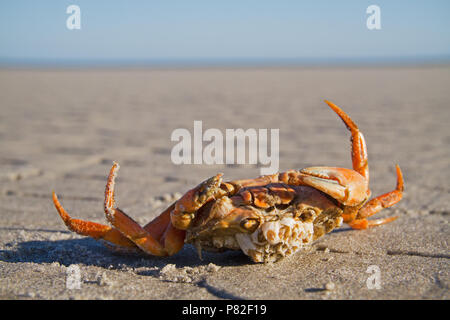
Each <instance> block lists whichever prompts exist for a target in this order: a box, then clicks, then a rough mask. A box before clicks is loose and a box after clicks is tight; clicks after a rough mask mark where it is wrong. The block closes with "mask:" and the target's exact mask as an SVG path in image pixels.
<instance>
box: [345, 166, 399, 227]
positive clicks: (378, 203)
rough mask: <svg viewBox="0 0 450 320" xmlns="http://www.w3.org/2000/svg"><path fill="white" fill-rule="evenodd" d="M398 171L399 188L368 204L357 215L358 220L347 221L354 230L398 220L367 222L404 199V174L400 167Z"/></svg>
mask: <svg viewBox="0 0 450 320" xmlns="http://www.w3.org/2000/svg"><path fill="white" fill-rule="evenodd" d="M396 170H397V187H396V189H395V190H393V191H391V192H388V193H385V194H383V195H381V196H378V197H376V198H373V199H372V200H370V201H369V202H367V203H366V204H365V205H364V206H363V207H362V208H361V209H360V210H359V212H358V214H357V215H356V219H355V220H353V221H345V217H344V222H348V224H349V225H350V226H351V227H352V228H353V229H367V228H369V227H372V226H378V225H381V224H385V223H388V222H391V221H394V220H395V219H397V217H389V218H384V219H376V220H367V219H366V218H368V217H370V216H373V215H374V214H376V213H377V212H379V211H381V210H383V209H384V208H388V207H391V206H393V205H394V204H396V203H397V202H399V201H400V200H401V199H402V196H403V174H402V171H401V170H400V167H399V166H398V165H397V166H396Z"/></svg>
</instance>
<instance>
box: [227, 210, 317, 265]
mask: <svg viewBox="0 0 450 320" xmlns="http://www.w3.org/2000/svg"><path fill="white" fill-rule="evenodd" d="M313 234H314V226H313V224H312V222H302V221H299V220H296V219H294V218H293V217H283V218H281V219H278V220H276V221H273V220H272V221H268V222H265V223H263V224H262V225H261V227H260V228H258V229H257V230H256V231H255V232H253V233H252V234H246V233H238V234H236V235H235V238H236V241H237V243H238V244H239V246H240V248H241V250H242V251H243V252H244V253H245V254H246V255H248V256H250V257H251V258H252V259H253V261H255V262H272V261H276V260H279V259H281V258H283V257H285V256H289V255H291V254H293V253H295V252H296V251H298V250H299V249H300V248H302V247H303V246H304V245H305V244H309V243H310V242H311V241H312V239H313Z"/></svg>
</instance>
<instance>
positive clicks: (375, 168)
mask: <svg viewBox="0 0 450 320" xmlns="http://www.w3.org/2000/svg"><path fill="white" fill-rule="evenodd" d="M449 83H450V67H449V66H428V67H334V68H313V67H310V68H306V67H305V68H301V67H295V68H294V67H293V68H287V67H286V68H228V69H225V68H224V69H220V68H203V69H178V70H176V69H137V68H136V69H131V70H126V69H116V70H104V69H96V70H95V69H92V70H88V69H86V70H70V69H68V70H7V69H4V70H0V150H1V152H0V299H449V298H450V291H449V286H450V252H449V248H448V243H449V240H450V227H449V212H450V197H449V191H450V183H449V181H450V172H449V159H450V148H449V145H450V129H449V123H450V111H449V104H450V91H449V90H448V85H449ZM324 99H328V100H331V101H333V102H335V103H336V104H337V105H339V106H341V107H342V108H343V109H344V110H345V111H346V112H347V113H348V114H349V115H350V116H351V117H352V118H353V120H354V121H355V122H356V123H357V124H358V126H359V128H360V129H361V131H362V132H363V133H364V135H365V138H366V142H367V146H368V153H369V167H370V177H371V181H370V187H371V190H372V195H373V196H377V195H380V194H382V193H385V192H388V191H391V190H393V189H394V188H395V181H396V177H395V164H399V165H400V166H401V168H402V170H403V173H404V177H405V193H404V199H403V200H402V201H401V202H400V203H398V204H397V205H396V206H394V207H392V208H389V209H386V210H383V211H382V212H381V213H380V214H379V215H377V217H388V216H398V217H399V218H398V219H397V220H396V221H394V222H392V223H390V224H387V225H384V226H380V227H377V228H373V229H369V230H363V231H357V230H351V229H350V228H349V227H348V226H347V225H343V226H342V227H341V228H340V229H339V230H336V231H334V232H332V233H330V234H328V235H326V236H324V237H322V238H320V239H319V240H318V241H316V242H315V243H314V244H313V245H312V246H311V247H310V248H309V249H308V250H304V251H301V252H298V253H296V254H295V255H293V256H291V257H288V258H286V259H283V260H281V261H280V262H277V263H272V264H254V263H252V262H251V261H250V259H249V258H248V257H247V256H245V255H244V254H242V253H241V252H238V251H236V252H233V251H229V252H226V253H206V252H205V253H204V254H203V260H200V259H199V258H198V256H197V254H196V250H195V249H194V247H192V246H191V245H186V246H185V247H184V248H183V249H182V251H181V252H179V253H178V254H176V255H174V256H171V257H166V258H158V257H152V256H144V255H141V256H140V255H120V254H117V253H113V252H111V251H109V250H108V249H107V248H105V247H104V246H103V245H102V244H101V243H99V242H97V241H95V240H93V239H90V238H87V237H82V236H79V235H76V234H74V233H72V232H69V231H68V230H67V229H66V227H65V226H64V224H63V222H62V221H61V219H60V218H59V216H58V214H57V212H56V210H55V208H54V207H53V204H52V201H51V192H52V190H55V191H56V192H57V194H58V195H59V196H60V198H61V202H62V204H63V205H64V207H65V208H66V209H67V210H68V211H69V212H70V214H71V215H72V216H73V217H76V218H81V219H85V220H91V221H95V222H100V223H106V221H105V217H104V214H103V210H102V209H103V196H104V187H105V183H106V178H107V174H108V171H109V168H110V167H111V165H112V162H113V161H117V162H119V163H120V165H121V169H120V172H119V176H118V180H117V198H116V200H117V202H118V205H119V207H120V208H121V209H123V210H124V211H125V212H127V214H129V215H130V216H131V217H133V218H135V219H136V220H137V221H138V222H139V223H141V224H145V223H147V222H148V221H150V220H151V219H153V218H154V217H156V216H157V215H158V214H159V213H160V212H161V211H162V210H163V209H165V207H166V206H168V205H169V204H170V202H171V201H172V200H173V199H174V198H176V197H177V196H178V193H181V194H182V193H184V192H186V191H187V190H189V189H190V188H192V187H193V186H195V185H197V184H198V183H199V182H201V181H202V180H204V179H206V178H208V177H210V176H212V175H215V174H216V173H218V172H223V173H224V176H225V179H226V180H232V179H240V178H252V177H257V176H258V175H259V174H260V166H258V165H206V164H203V165H175V164H174V163H173V162H172V161H171V150H172V148H173V146H174V145H175V143H174V142H172V141H171V133H172V132H173V130H175V129H177V128H186V129H188V130H189V131H192V130H193V126H194V121H196V120H201V121H202V123H203V128H204V129H207V128H217V129H219V130H221V131H222V132H225V130H226V129H227V128H244V129H246V128H255V129H259V128H268V129H270V128H274V129H279V137H280V145H279V150H280V151H279V158H280V159H279V160H280V162H279V169H280V171H284V170H288V169H300V168H304V167H308V166H337V167H349V168H350V167H351V159H350V146H349V137H350V136H349V133H348V131H347V130H346V128H345V126H344V125H343V123H342V122H341V120H340V119H339V118H338V117H337V116H336V114H334V113H333V112H332V111H331V110H330V109H329V108H328V107H327V105H326V104H325V103H324V102H323V100H324ZM370 266H377V267H378V268H379V271H380V273H379V275H380V278H381V286H380V287H379V288H378V289H376V288H369V287H368V285H367V281H368V278H369V277H370V276H371V273H370V272H368V269H370V268H369V267H370ZM74 267H75V269H76V270H79V272H80V276H81V285H80V288H79V289H76V288H74V289H70V288H68V287H67V276H68V270H69V268H74ZM327 284H328V286H327V289H325V287H326V285H327Z"/></svg>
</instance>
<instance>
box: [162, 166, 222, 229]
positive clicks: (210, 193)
mask: <svg viewBox="0 0 450 320" xmlns="http://www.w3.org/2000/svg"><path fill="white" fill-rule="evenodd" d="M221 184H222V174H221V173H219V174H217V175H215V176H213V177H211V178H209V179H207V180H205V181H203V182H202V183H200V184H199V185H198V186H197V187H195V188H194V189H191V190H189V191H188V192H186V193H185V194H184V196H182V197H181V198H180V199H179V200H178V201H177V202H176V204H175V208H174V210H173V211H172V212H171V214H170V220H171V221H172V224H173V226H174V227H175V228H177V229H181V230H186V229H188V228H189V226H190V225H191V222H192V220H193V219H194V215H195V212H196V211H197V210H198V209H200V208H201V207H202V206H203V205H204V204H205V203H207V202H208V201H211V200H213V199H216V198H217V197H220V196H222V195H223V194H225V193H226V191H224V190H223V189H221V188H220V185H221Z"/></svg>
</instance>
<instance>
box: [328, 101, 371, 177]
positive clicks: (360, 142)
mask: <svg viewBox="0 0 450 320" xmlns="http://www.w3.org/2000/svg"><path fill="white" fill-rule="evenodd" d="M325 103H326V104H328V106H329V107H330V108H331V109H332V110H333V111H334V112H336V114H337V115H338V116H339V117H340V118H341V120H342V121H343V122H344V124H345V126H346V127H347V129H348V130H349V131H350V133H351V135H352V137H351V142H352V163H353V170H355V171H357V172H358V173H360V174H361V175H363V176H364V177H365V178H366V179H367V180H369V165H368V160H367V159H368V157H367V147H366V142H365V140H364V136H363V134H362V133H361V131H359V129H358V126H357V125H356V124H355V123H354V122H353V120H352V119H351V118H350V117H349V116H348V115H347V114H346V113H345V112H344V110H342V109H341V108H339V107H338V106H337V105H335V104H334V103H333V102H330V101H327V100H325Z"/></svg>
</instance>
